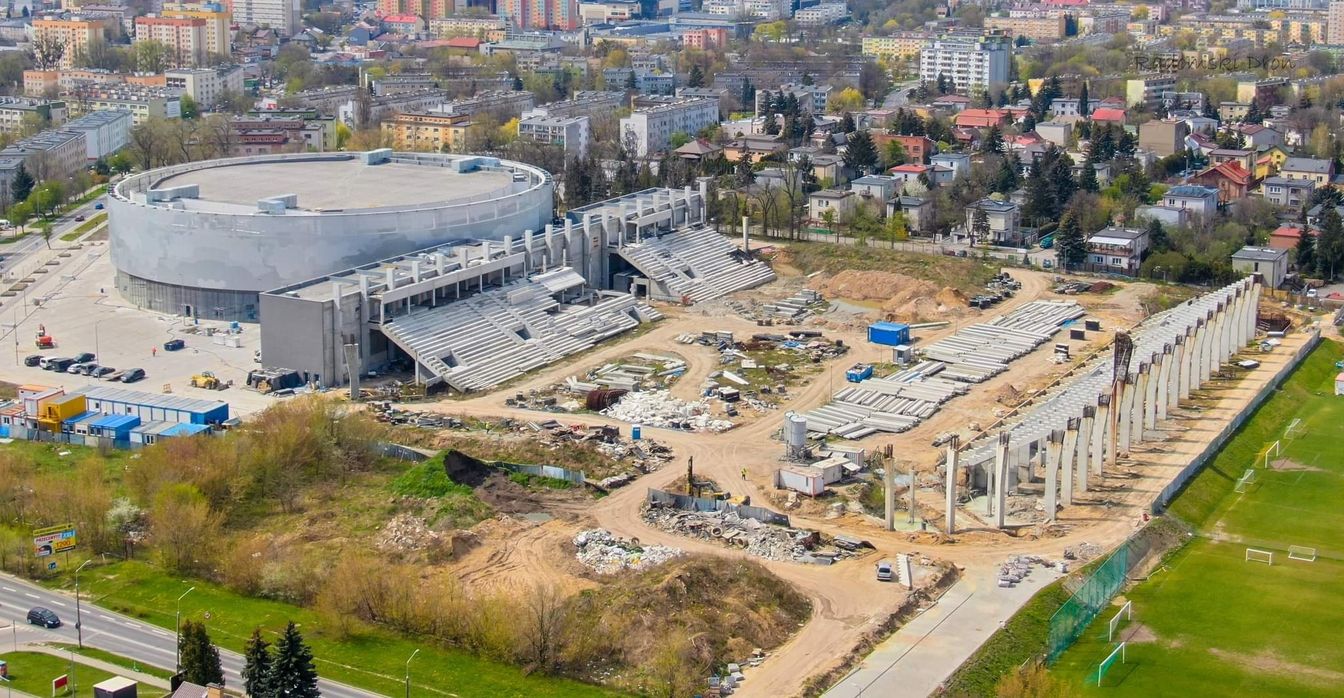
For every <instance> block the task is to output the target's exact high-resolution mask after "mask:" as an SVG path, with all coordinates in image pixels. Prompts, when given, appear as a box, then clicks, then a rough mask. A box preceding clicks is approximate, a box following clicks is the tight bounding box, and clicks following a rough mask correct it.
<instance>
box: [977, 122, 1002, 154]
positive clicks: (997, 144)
mask: <svg viewBox="0 0 1344 698" xmlns="http://www.w3.org/2000/svg"><path fill="white" fill-rule="evenodd" d="M980 152H982V153H1002V152H1003V130H1002V129H1000V128H999V125H998V124H995V125H993V126H990V127H989V133H988V134H987V135H986V136H985V140H984V141H983V142H981V144H980Z"/></svg>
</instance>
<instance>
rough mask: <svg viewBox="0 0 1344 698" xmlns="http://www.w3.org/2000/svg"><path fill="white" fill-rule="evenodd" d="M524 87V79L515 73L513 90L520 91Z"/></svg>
mask: <svg viewBox="0 0 1344 698" xmlns="http://www.w3.org/2000/svg"><path fill="white" fill-rule="evenodd" d="M522 89H523V79H522V78H520V77H518V76H517V75H514V76H513V90H514V91H515V92H520V91H522Z"/></svg>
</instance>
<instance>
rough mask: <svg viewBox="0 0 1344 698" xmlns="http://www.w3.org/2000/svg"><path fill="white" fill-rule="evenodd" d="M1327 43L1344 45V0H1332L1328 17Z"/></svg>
mask: <svg viewBox="0 0 1344 698" xmlns="http://www.w3.org/2000/svg"><path fill="white" fill-rule="evenodd" d="M1325 24H1326V43H1328V44H1330V45H1331V46H1344V0H1330V9H1329V13H1328V15H1327V17H1326V22H1325Z"/></svg>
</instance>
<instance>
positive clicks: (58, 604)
mask: <svg viewBox="0 0 1344 698" xmlns="http://www.w3.org/2000/svg"><path fill="white" fill-rule="evenodd" d="M51 603H52V604H53V605H55V606H64V605H65V604H63V603H61V602H60V601H52V602H51Z"/></svg>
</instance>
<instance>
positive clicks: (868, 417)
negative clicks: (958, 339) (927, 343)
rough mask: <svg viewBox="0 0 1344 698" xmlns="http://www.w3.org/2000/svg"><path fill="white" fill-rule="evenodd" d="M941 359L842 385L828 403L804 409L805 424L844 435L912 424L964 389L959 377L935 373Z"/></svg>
mask: <svg viewBox="0 0 1344 698" xmlns="http://www.w3.org/2000/svg"><path fill="white" fill-rule="evenodd" d="M943 367H944V364H942V363H940V362H937V361H926V362H923V363H921V364H919V365H917V366H914V367H912V368H908V369H905V370H903V371H899V372H897V373H894V374H892V375H891V376H889V377H887V378H871V379H869V380H866V381H863V382H861V383H858V384H857V385H854V386H852V387H846V388H845V389H843V390H841V391H840V392H838V393H836V394H835V397H834V399H833V400H832V401H831V403H830V404H828V405H825V406H823V407H820V408H818V409H815V410H812V411H811V412H808V413H806V414H804V415H803V416H804V417H805V418H806V419H807V426H808V429H809V430H811V431H816V432H822V433H830V434H834V435H836V436H841V437H844V438H848V439H859V438H863V437H865V436H867V435H869V434H872V433H875V432H878V431H885V432H892V433H898V432H902V431H905V430H907V429H910V428H913V427H914V426H915V425H917V424H919V422H920V420H923V419H927V418H929V417H930V416H932V415H933V413H934V412H937V411H938V406H939V405H941V404H942V403H944V402H947V401H948V400H950V399H952V398H953V397H955V396H957V395H965V394H966V392H967V391H968V388H967V386H966V385H965V384H964V383H959V382H957V381H950V380H946V379H944V378H941V377H939V376H938V374H939V372H940V371H942V370H943Z"/></svg>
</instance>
